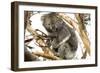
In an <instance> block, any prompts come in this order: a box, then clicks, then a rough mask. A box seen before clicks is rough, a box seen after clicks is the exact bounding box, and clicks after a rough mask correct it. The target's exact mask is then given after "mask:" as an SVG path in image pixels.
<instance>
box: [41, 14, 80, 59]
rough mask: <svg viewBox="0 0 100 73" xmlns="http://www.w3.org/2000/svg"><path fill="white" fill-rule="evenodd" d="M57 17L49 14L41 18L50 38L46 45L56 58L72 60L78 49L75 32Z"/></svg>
mask: <svg viewBox="0 0 100 73" xmlns="http://www.w3.org/2000/svg"><path fill="white" fill-rule="evenodd" d="M58 16H59V15H58V13H56V12H51V13H49V14H45V15H43V16H42V17H41V18H42V21H43V26H44V28H45V29H46V30H47V32H48V37H49V38H50V40H49V41H47V44H48V45H49V46H51V47H52V48H53V49H52V50H53V52H54V53H55V55H56V56H58V57H60V58H62V59H73V57H74V56H75V53H76V51H77V48H78V41H77V36H76V34H75V30H74V29H73V28H71V27H69V26H68V25H67V24H66V23H65V22H64V21H63V20H62V19H61V18H59V17H58Z"/></svg>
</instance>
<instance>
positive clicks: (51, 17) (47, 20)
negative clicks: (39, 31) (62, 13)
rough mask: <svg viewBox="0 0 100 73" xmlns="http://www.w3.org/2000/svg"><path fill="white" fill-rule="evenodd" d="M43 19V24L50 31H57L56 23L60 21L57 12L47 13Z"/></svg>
mask: <svg viewBox="0 0 100 73" xmlns="http://www.w3.org/2000/svg"><path fill="white" fill-rule="evenodd" d="M41 19H42V21H43V26H44V27H45V29H46V30H47V31H48V32H54V31H56V23H57V22H58V21H60V19H59V18H58V17H57V13H55V12H52V13H49V14H45V15H44V16H42V17H41Z"/></svg>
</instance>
